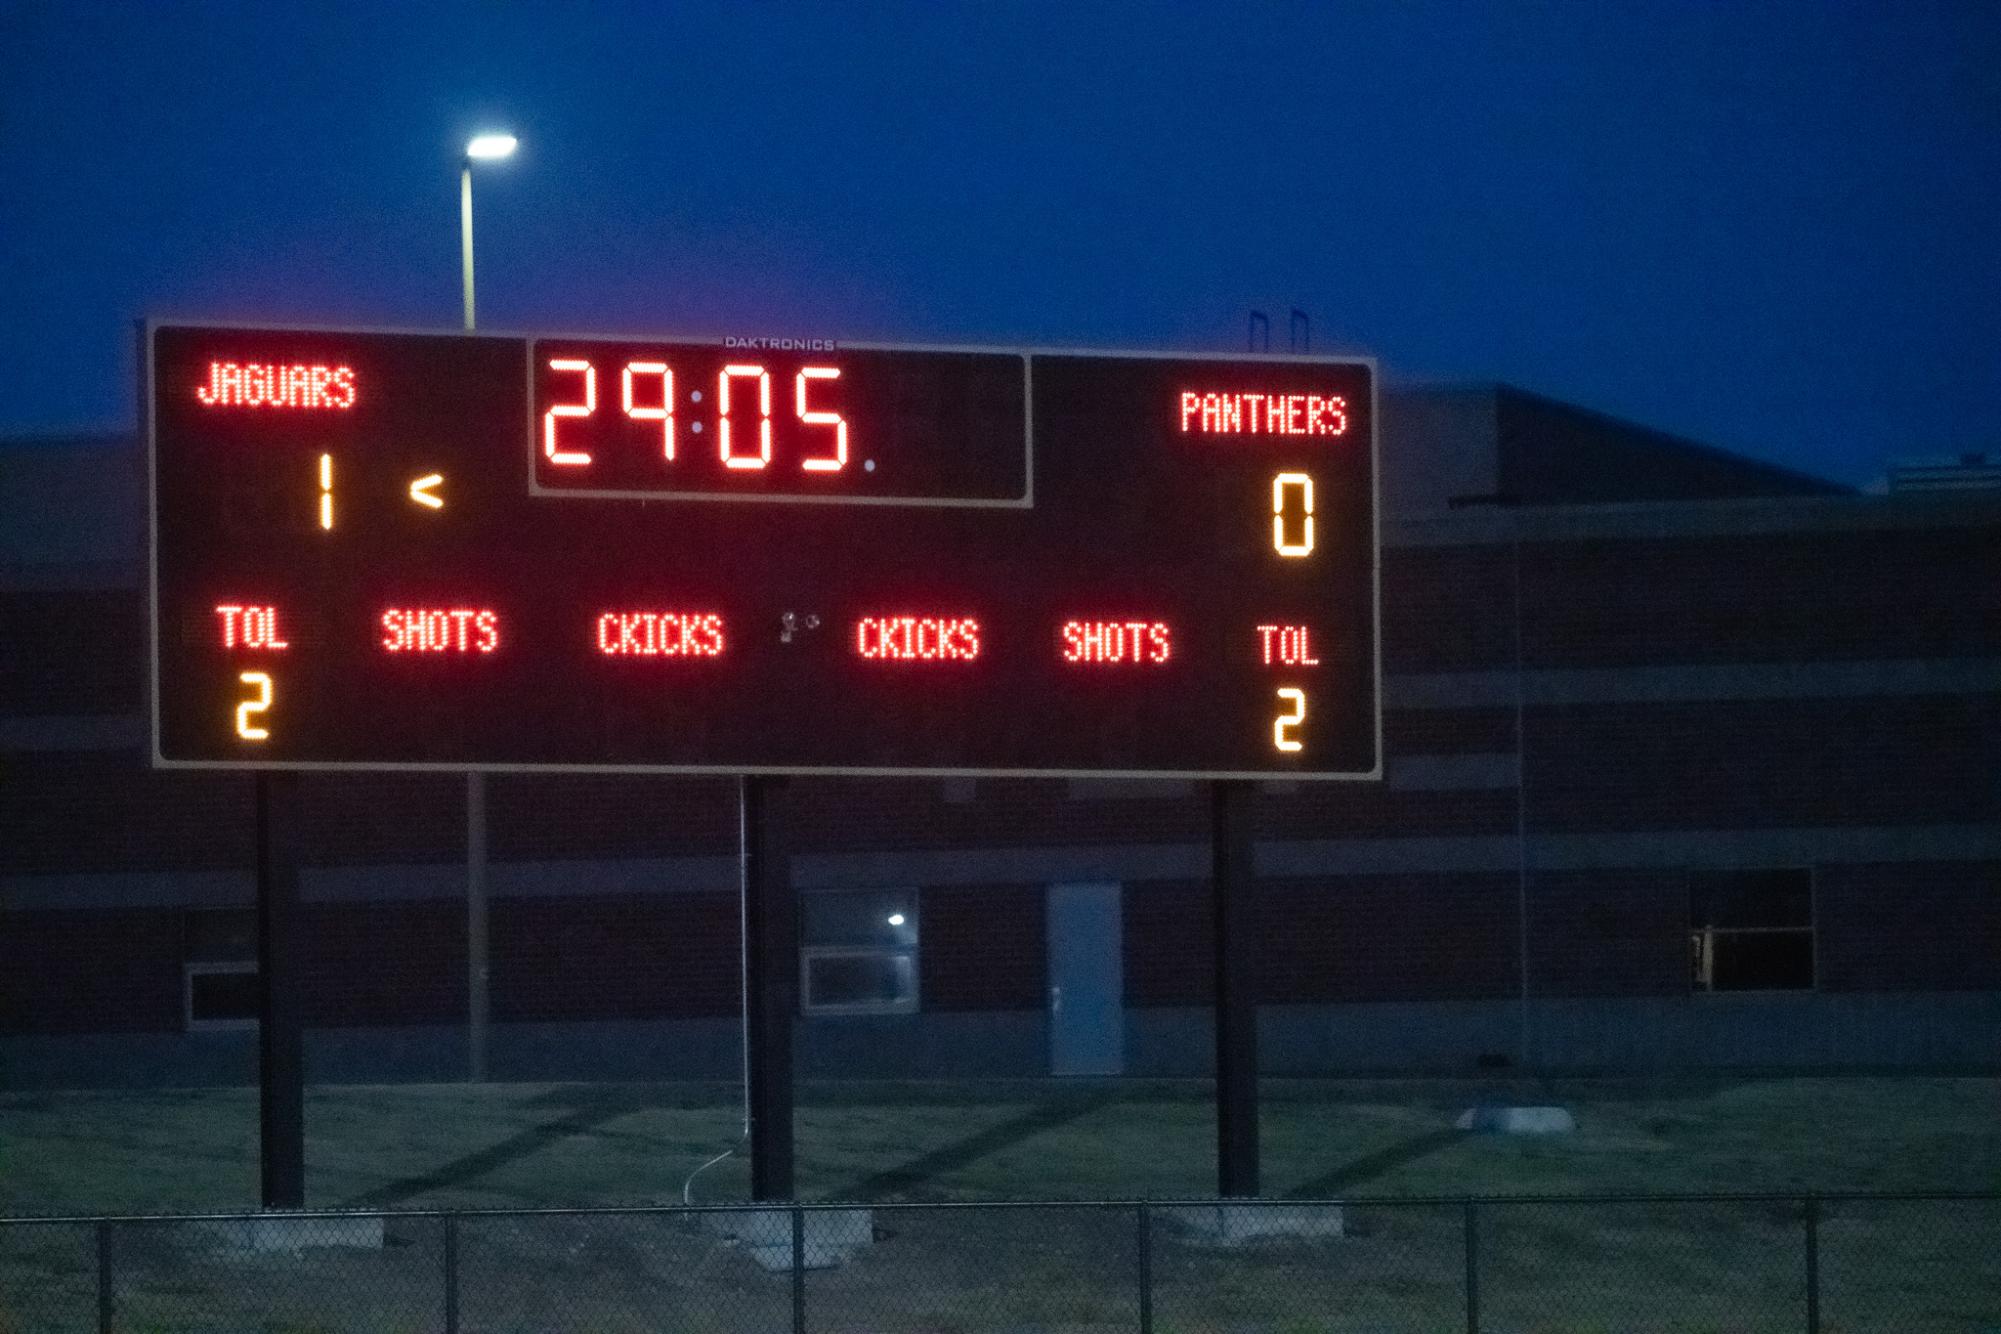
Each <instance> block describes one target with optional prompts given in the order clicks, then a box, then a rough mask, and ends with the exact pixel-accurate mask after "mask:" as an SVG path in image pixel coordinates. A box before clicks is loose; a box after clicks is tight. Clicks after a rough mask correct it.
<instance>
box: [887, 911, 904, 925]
mask: <svg viewBox="0 0 2001 1334" xmlns="http://www.w3.org/2000/svg"><path fill="white" fill-rule="evenodd" d="M889 924H890V925H891V926H902V925H903V914H902V913H900V912H893V913H891V914H890V915H889Z"/></svg>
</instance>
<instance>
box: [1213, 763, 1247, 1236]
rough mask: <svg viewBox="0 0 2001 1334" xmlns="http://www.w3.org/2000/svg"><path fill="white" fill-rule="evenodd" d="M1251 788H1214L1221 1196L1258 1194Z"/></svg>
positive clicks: (1235, 784)
mask: <svg viewBox="0 0 2001 1334" xmlns="http://www.w3.org/2000/svg"><path fill="white" fill-rule="evenodd" d="M1252 795H1253V790H1252V788H1251V785H1250V784H1249V783H1246V782H1241V781H1228V780H1225V781H1218V782H1214V783H1211V784H1210V785H1209V810H1210V832H1209V838H1210V856H1211V858H1212V863H1211V865H1212V873H1211V893H1212V895H1213V899H1214V905H1215V928H1216V929H1215V950H1216V955H1215V967H1216V1001H1215V1004H1216V1193H1217V1194H1218V1195H1220V1196H1222V1197H1224V1198H1225V1199H1230V1198H1248V1197H1252V1196H1255V1195H1257V1194H1258V1008H1257V996H1256V994H1255V992H1254V990H1253V988H1254V987H1255V986H1256V978H1257V958H1256V948H1257V946H1256V942H1255V940H1254V939H1253V933H1254V932H1255V930H1256V927H1257V898H1256V888H1257V878H1256V871H1255V867H1254V866H1253V864H1252V850H1251V798H1252Z"/></svg>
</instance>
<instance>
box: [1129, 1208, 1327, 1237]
mask: <svg viewBox="0 0 2001 1334" xmlns="http://www.w3.org/2000/svg"><path fill="white" fill-rule="evenodd" d="M1154 1212H1155V1213H1157V1214H1159V1215H1161V1216H1163V1217H1166V1218H1170V1219H1172V1220H1173V1221H1174V1222H1176V1223H1178V1224H1180V1225H1181V1226H1182V1227H1184V1228H1186V1229H1187V1230H1188V1231H1189V1232H1191V1233H1192V1234H1194V1236H1195V1237H1196V1238H1197V1239H1199V1240H1202V1241H1206V1242H1209V1243H1210V1244H1212V1245H1216V1246H1242V1245H1244V1244H1246V1243H1248V1242H1253V1241H1261V1240H1268V1239H1271V1238H1283V1237H1339V1236H1345V1235H1346V1221H1345V1211H1344V1210H1343V1209H1342V1208H1341V1206H1340V1205H1338V1204H1337V1205H1327V1204H1316V1205H1301V1204H1278V1203H1273V1204H1251V1203H1225V1202H1221V1201H1219V1202H1217V1203H1215V1204H1179V1205H1169V1206H1165V1207H1162V1208H1159V1209H1156V1210H1154Z"/></svg>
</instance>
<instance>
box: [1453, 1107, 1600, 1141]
mask: <svg viewBox="0 0 2001 1334" xmlns="http://www.w3.org/2000/svg"><path fill="white" fill-rule="evenodd" d="M1453 1125H1455V1126H1456V1127H1458V1128H1459V1129H1460V1130H1471V1131H1473V1132H1475V1133H1477V1134H1483V1135H1567V1134H1569V1133H1570V1132H1571V1131H1573V1130H1575V1129H1577V1119H1576V1118H1575V1117H1573V1116H1572V1115H1571V1114H1570V1109H1569V1108H1567V1107H1471V1108H1468V1109H1467V1110H1466V1111H1463V1112H1461V1113H1460V1114H1459V1119H1458V1120H1457V1121H1455V1122H1453Z"/></svg>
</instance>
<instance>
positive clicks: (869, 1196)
mask: <svg viewBox="0 0 2001 1334" xmlns="http://www.w3.org/2000/svg"><path fill="white" fill-rule="evenodd" d="M1119 1101H1121V1099H1120V1097H1119V1094H1118V1092H1117V1091H1116V1090H1112V1089H1105V1090H1101V1091H1098V1092H1094V1093H1091V1094H1089V1095H1088V1096H1085V1097H1081V1098H1065V1099H1063V1100H1061V1101H1058V1102H1052V1103H1048V1104H1045V1105H1044V1106H1041V1107H1036V1108H1033V1109H1032V1110H1030V1111H1026V1112H1023V1113H1022V1114H1021V1115H1020V1116H1016V1117H1011V1118H1010V1119H1008V1120H1006V1121H1003V1122H1001V1123H1000V1124H999V1125H996V1126H989V1127H987V1129H985V1130H982V1131H980V1132H979V1133H978V1134H976V1135H968V1136H966V1138H964V1139H962V1140H959V1141H957V1142H955V1143H952V1144H947V1145H944V1146H942V1147H940V1148H936V1149H933V1150H931V1152H929V1153H924V1154H919V1155H918V1156H917V1157H915V1158H912V1159H910V1160H909V1161H908V1162H904V1163H898V1164H897V1165H896V1166H895V1167H892V1168H889V1169H887V1170H885V1171H881V1172H877V1173H875V1174H873V1175H871V1176H865V1177H862V1178H860V1179H859V1180H856V1181H850V1182H849V1183H848V1184H847V1185H845V1186H842V1187H840V1188H838V1189H837V1190H835V1191H834V1192H833V1193H832V1194H830V1195H829V1196H828V1197H827V1198H829V1199H833V1200H858V1201H879V1200H888V1199H894V1198H896V1197H897V1196H899V1195H903V1194H906V1193H907V1192H909V1191H911V1190H914V1189H916V1188H917V1187H919V1186H922V1185H925V1184H926V1183H928V1182H930V1181H931V1180H933V1179H934V1178H936V1177H937V1176H938V1175H940V1174H941V1173H944V1172H951V1171H956V1170H957V1169H959V1168H962V1167H967V1166H969V1165H971V1164H973V1163H976V1162H978V1161H979V1160H980V1159H982V1158H984V1157H986V1156H987V1155H988V1154H990V1153H993V1152H995V1151H997V1150H1000V1149H1005V1148H1007V1147H1009V1146H1010V1145H1014V1144H1019V1143H1021V1141H1023V1140H1025V1139H1028V1138H1029V1137H1030V1136H1033V1135H1039V1134H1041V1133H1042V1132H1044V1131H1046V1130H1054V1129H1056V1128H1057V1127H1059V1126H1066V1125H1069V1124H1070V1123H1071V1122H1072V1121H1076V1120H1078V1119H1080V1118H1082V1117H1085V1116H1088V1115H1090V1114H1091V1113H1092V1112H1095V1111H1097V1110H1099V1109H1100V1108H1103V1107H1109V1106H1110V1105H1112V1104H1113V1103H1115V1102H1119Z"/></svg>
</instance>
